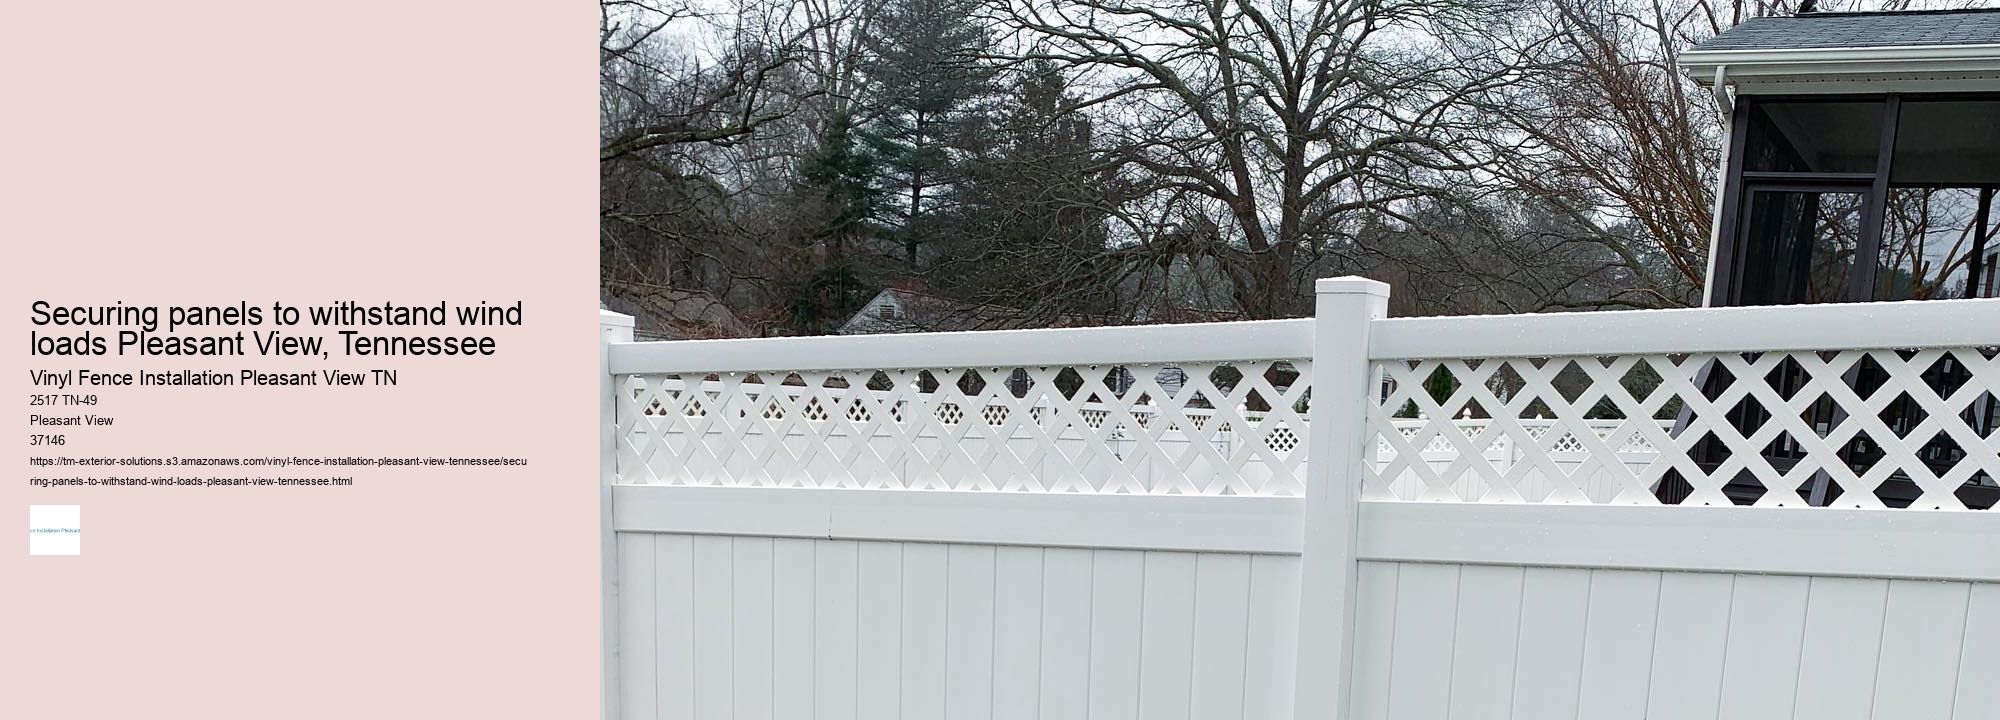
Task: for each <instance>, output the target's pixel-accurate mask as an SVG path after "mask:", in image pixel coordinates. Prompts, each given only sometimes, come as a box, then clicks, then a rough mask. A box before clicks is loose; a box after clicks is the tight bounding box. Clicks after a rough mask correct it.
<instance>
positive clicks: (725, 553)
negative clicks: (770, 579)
mask: <svg viewBox="0 0 2000 720" xmlns="http://www.w3.org/2000/svg"><path fill="white" fill-rule="evenodd" d="M733 547H734V543H733V542H732V541H731V539H730V538H726V537H714V536H708V535H703V536H698V537H696V538H694V616H695V624H694V659H695V662H694V686H695V687H694V703H695V706H694V714H695V717H697V718H702V719H703V720H710V719H713V720H728V719H729V718H732V717H734V716H735V714H736V687H735V683H734V682H733V678H734V675H735V668H736V658H735V654H736V651H735V647H734V645H735V640H733V639H732V637H731V636H732V634H733V633H732V631H733V630H734V628H735V624H734V623H732V622H730V621H729V619H728V618H730V617H731V612H732V611H733V610H734V608H735V604H736V599H735V580H734V579H732V578H731V576H732V575H733V574H734V573H733V572H732V570H733V568H734V567H735V564H736V558H735V553H734V551H733Z"/></svg>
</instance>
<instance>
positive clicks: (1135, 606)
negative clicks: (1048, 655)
mask: <svg viewBox="0 0 2000 720" xmlns="http://www.w3.org/2000/svg"><path fill="white" fill-rule="evenodd" d="M1145 561H1146V556H1145V554H1144V553H1138V552H1132V551H1129V550H1099V551H1097V552H1096V553H1095V557H1093V558H1092V560H1091V568H1090V570H1091V580H1090V719H1091V720H1138V717H1139V663H1138V658H1139V634H1140V621H1139V620H1140V619H1139V606H1140V604H1141V603H1142V602H1144V598H1145V594H1144V590H1145V587H1144V585H1145V572H1146V571H1145Z"/></svg>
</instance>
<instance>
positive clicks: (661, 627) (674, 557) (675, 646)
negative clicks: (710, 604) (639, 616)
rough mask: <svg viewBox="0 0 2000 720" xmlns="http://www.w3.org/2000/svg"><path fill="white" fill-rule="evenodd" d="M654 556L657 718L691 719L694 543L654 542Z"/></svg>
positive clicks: (685, 539)
mask: <svg viewBox="0 0 2000 720" xmlns="http://www.w3.org/2000/svg"><path fill="white" fill-rule="evenodd" d="M653 554H654V567H655V568H656V571H655V573H654V574H655V577H654V583H653V601H654V603H655V605H654V615H653V638H654V647H655V651H654V652H655V654H656V655H657V656H658V657H659V668H658V674H659V680H658V681H657V684H656V687H657V688H658V692H657V693H656V694H657V695H658V700H657V705H656V706H655V707H656V710H657V713H656V714H657V717H659V718H660V720H689V719H690V718H693V717H694V672H695V670H694V583H693V580H694V538H693V537H692V536H688V535H658V536H654V543H653ZM641 717H644V714H643V713H642V714H641Z"/></svg>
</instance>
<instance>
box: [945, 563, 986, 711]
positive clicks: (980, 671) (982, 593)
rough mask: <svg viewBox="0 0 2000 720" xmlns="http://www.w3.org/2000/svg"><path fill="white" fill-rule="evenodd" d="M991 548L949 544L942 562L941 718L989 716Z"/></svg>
mask: <svg viewBox="0 0 2000 720" xmlns="http://www.w3.org/2000/svg"><path fill="white" fill-rule="evenodd" d="M993 550H994V549H993V548H992V547H990V546H981V545H953V546H951V547H950V549H949V550H948V553H949V557H947V558H946V565H947V568H946V573H947V575H948V576H949V577H948V578H947V579H946V581H945V582H946V584H947V587H946V588H945V607H946V608H947V609H946V612H947V613H949V617H950V618H951V623H950V625H949V626H948V627H947V628H946V630H945V633H946V635H945V661H944V672H945V677H944V700H945V717H947V718H950V719H951V720H991V718H992V717H993V593H994V587H993Z"/></svg>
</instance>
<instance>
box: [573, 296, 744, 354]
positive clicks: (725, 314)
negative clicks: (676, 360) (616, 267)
mask: <svg viewBox="0 0 2000 720" xmlns="http://www.w3.org/2000/svg"><path fill="white" fill-rule="evenodd" d="M597 304H598V307H601V308H603V309H606V310H610V311H612V312H621V313H625V314H626V315H631V316H632V323H633V329H632V335H633V337H634V338H635V339H638V340H700V339H706V338H730V337H749V336H750V330H749V328H747V327H745V326H744V325H743V323H742V322H741V321H740V320H738V319H737V318H736V314H735V313H733V312H730V310H729V306H727V305H724V304H723V303H722V301H721V300H719V299H717V298H716V297H714V296H712V295H709V294H707V293H704V292H700V291H696V290H681V289H677V288H670V287H666V286H663V285H649V284H644V283H630V282H627V283H621V282H606V283H605V285H604V286H603V287H602V288H600V289H599V291H598V303H597Z"/></svg>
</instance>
